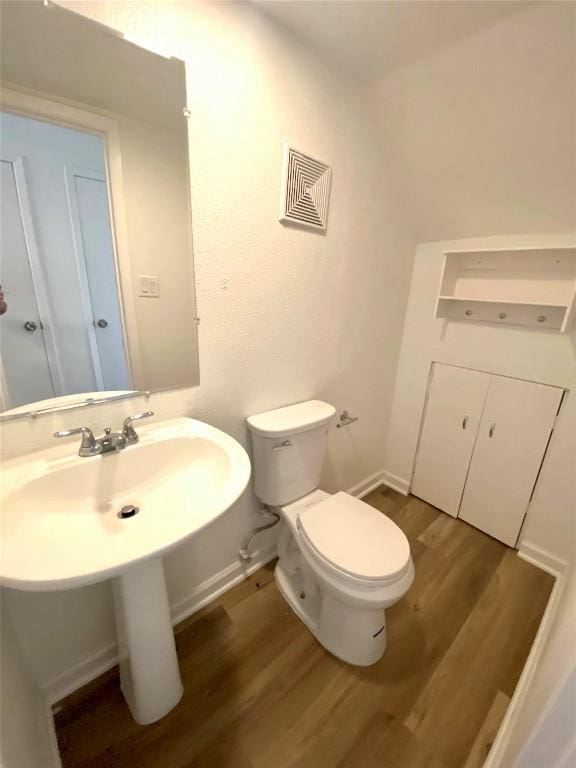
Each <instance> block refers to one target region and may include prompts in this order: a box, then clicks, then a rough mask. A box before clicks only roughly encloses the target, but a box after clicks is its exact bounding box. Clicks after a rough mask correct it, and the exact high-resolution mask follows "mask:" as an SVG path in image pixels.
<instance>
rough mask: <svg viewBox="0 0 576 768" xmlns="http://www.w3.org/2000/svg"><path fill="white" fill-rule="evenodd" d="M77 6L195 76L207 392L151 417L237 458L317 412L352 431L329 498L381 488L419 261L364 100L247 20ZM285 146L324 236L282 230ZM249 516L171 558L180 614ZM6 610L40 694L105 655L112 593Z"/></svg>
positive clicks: (37, 599) (23, 601)
mask: <svg viewBox="0 0 576 768" xmlns="http://www.w3.org/2000/svg"><path fill="white" fill-rule="evenodd" d="M70 5H71V6H72V7H73V8H74V10H76V11H79V12H83V13H86V15H91V16H93V17H94V18H97V19H98V20H99V21H101V22H103V23H105V24H108V25H111V26H114V27H116V28H117V29H120V30H122V31H125V32H128V33H130V35H131V37H132V38H138V39H140V40H141V41H142V42H143V43H145V42H147V43H148V44H150V45H152V46H153V45H157V46H159V47H162V48H163V49H164V50H168V51H169V52H171V53H172V54H174V55H176V56H178V57H180V58H183V59H185V61H186V64H187V78H188V95H189V107H190V110H191V112H192V117H191V118H190V149H191V180H192V213H193V233H194V251H195V268H196V282H197V294H198V312H199V315H200V318H201V321H200V327H199V344H200V378H201V383H200V386H199V387H197V388H195V389H192V390H181V391H179V392H173V393H167V394H162V395H155V396H153V397H152V399H151V401H150V402H149V403H148V404H146V405H147V407H151V408H152V409H153V410H154V411H156V413H157V415H158V416H159V417H168V416H174V415H180V414H187V415H192V416H195V417H198V418H200V419H204V420H205V421H207V422H209V423H211V424H214V425H215V426H217V427H220V428H222V429H224V430H225V431H226V432H228V433H229V434H231V435H233V436H234V437H236V438H238V439H239V440H240V441H241V442H243V443H244V444H247V434H246V428H245V425H244V419H245V417H246V416H247V415H249V414H251V413H255V412H258V411H262V410H265V409H268V408H273V407H275V406H279V405H283V404H286V403H290V402H296V401H298V400H302V399H307V398H310V397H320V398H324V399H326V400H328V401H329V402H332V403H333V404H334V405H335V406H336V407H337V408H339V409H341V408H348V409H349V410H350V411H351V412H352V413H354V414H355V415H358V416H359V417H360V421H359V422H358V423H357V424H356V425H354V426H353V427H352V428H350V429H348V430H333V431H332V433H331V436H330V443H329V450H328V458H327V461H326V472H325V477H324V487H325V488H326V489H327V490H336V489H340V488H349V487H350V486H352V485H354V484H355V483H358V482H360V481H361V480H363V479H364V478H366V477H368V476H370V475H371V474H373V473H375V472H376V471H378V470H379V469H380V468H381V467H382V464H383V455H384V435H385V433H386V428H387V420H388V411H389V407H390V402H391V394H392V387H393V381H394V372H395V367H396V359H397V352H398V346H399V341H400V334H401V328H402V322H403V315H404V309H405V302H406V297H407V291H408V284H409V280H410V270H411V262H412V253H413V244H412V242H411V240H410V238H409V236H408V232H407V229H406V227H405V225H404V223H403V221H402V216H401V212H400V211H399V210H398V208H397V206H396V199H395V196H394V195H393V194H392V192H391V190H390V188H389V186H388V179H387V177H386V174H385V173H383V171H382V168H383V167H384V166H383V162H382V161H381V159H380V158H381V153H380V146H379V143H378V135H377V132H376V131H375V129H374V126H373V120H372V116H371V112H370V109H369V105H368V103H367V101H366V100H365V94H364V93H363V92H362V89H361V88H360V87H359V85H358V83H357V82H356V81H355V80H353V79H350V78H347V77H346V76H345V75H343V74H342V73H339V72H337V71H335V70H334V69H333V68H332V67H331V66H329V65H328V64H325V63H324V62H323V61H322V60H320V59H318V58H317V57H316V56H315V55H314V54H313V53H311V52H310V51H309V50H308V49H306V48H305V47H302V46H301V45H300V44H299V43H298V42H297V41H296V40H294V39H293V38H291V37H290V36H289V35H288V34H287V33H285V32H283V31H281V30H280V29H278V28H276V27H275V25H274V24H273V23H272V22H269V21H266V20H264V19H262V18H260V16H259V15H258V14H257V13H256V12H255V11H253V10H252V8H251V7H250V5H248V4H237V3H231V4H225V3H213V4H206V5H205V4H200V3H173V4H172V3H166V2H162V3H146V2H138V3H133V2H86V3H84V2H73V3H70ZM286 140H287V141H289V142H291V143H292V144H293V145H294V146H296V147H297V148H299V149H302V150H303V151H306V152H310V153H311V154H313V155H314V154H315V155H316V156H317V157H318V158H319V159H321V160H324V161H325V162H327V163H330V164H331V165H332V166H333V186H332V197H331V209H330V216H329V222H328V232H327V235H326V236H323V235H320V234H318V233H315V232H307V231H303V230H297V229H293V228H287V227H283V226H282V225H280V224H279V223H278V221H277V216H278V205H279V193H280V190H279V182H280V167H281V158H282V143H283V142H284V141H286ZM167 343H169V340H167ZM143 405H144V404H143V403H139V402H132V403H128V404H127V403H122V404H117V405H112V406H106V407H104V406H102V407H98V408H94V409H92V412H91V413H87V412H86V411H81V412H77V413H71V414H66V415H63V416H59V417H51V418H40V419H38V420H36V421H35V422H30V423H26V424H16V425H8V426H7V427H6V428H5V430H4V440H3V444H4V449H5V450H6V451H9V452H12V453H13V452H18V451H22V450H26V449H29V448H31V447H39V446H41V445H45V444H49V443H50V440H51V438H50V435H51V433H52V431H53V430H54V429H56V428H58V427H60V425H63V426H76V423H77V422H81V423H84V422H88V423H89V425H92V426H95V427H99V428H102V427H104V426H108V425H109V424H111V425H112V426H113V427H116V426H118V425H119V423H120V419H121V417H122V415H123V414H126V413H128V412H135V411H138V410H142V408H143ZM74 448H75V446H74V445H72V444H71V446H70V450H71V451H72V450H74ZM256 509H257V505H256V501H255V499H254V497H253V496H252V494H251V492H247V493H246V494H245V496H244V497H243V499H242V500H241V501H240V502H239V503H238V505H237V506H236V507H235V508H234V509H233V510H232V511H231V512H230V513H229V514H228V515H227V516H226V517H225V518H224V519H222V520H221V521H219V522H218V523H216V524H215V525H214V526H212V527H211V528H210V529H208V530H207V531H205V532H203V533H202V534H201V535H199V536H198V537H197V538H195V539H194V540H193V541H192V542H190V543H189V544H186V545H185V546H183V547H181V548H180V549H179V550H178V551H177V552H175V553H174V554H173V555H171V556H169V557H168V558H167V561H168V562H167V571H168V581H169V588H170V593H171V597H172V599H173V600H179V599H181V598H183V597H184V596H185V595H187V594H189V593H190V591H191V590H192V589H193V587H194V586H196V585H197V584H198V583H199V582H201V581H203V580H204V579H206V578H208V577H209V576H211V575H212V574H214V573H216V572H218V571H220V570H221V569H223V568H225V567H226V566H228V565H229V564H231V563H233V562H234V561H235V559H236V552H237V549H238V547H239V543H240V541H241V539H242V537H243V536H244V535H245V534H246V532H247V531H248V530H249V529H250V528H251V527H252V525H253V524H254V523H255V519H256V518H255V513H256ZM89 545H90V544H89V542H87V546H89ZM7 603H8V607H9V609H10V611H11V613H12V616H13V618H14V622H15V625H16V629H17V631H18V632H19V636H20V640H21V642H22V648H23V650H24V652H25V655H26V658H27V660H28V662H29V664H30V666H31V669H32V670H33V672H34V674H35V677H36V679H37V680H39V681H41V682H47V681H49V680H51V679H52V678H53V677H54V676H55V675H57V674H58V673H61V672H64V671H65V670H66V669H67V668H69V667H70V666H73V665H74V664H76V663H78V662H79V661H81V660H82V659H85V658H86V657H87V656H89V655H90V654H91V653H93V652H95V651H97V650H98V649H99V648H100V647H101V646H102V645H106V644H107V643H108V642H110V640H111V639H112V638H113V622H112V611H111V601H110V594H109V587H108V585H106V584H105V585H100V586H94V587H88V588H85V589H83V590H77V591H72V592H68V593H54V594H51V595H48V594H43V595H34V594H31V593H30V594H24V593H15V592H11V593H10V594H9V599H8V601H7Z"/></svg>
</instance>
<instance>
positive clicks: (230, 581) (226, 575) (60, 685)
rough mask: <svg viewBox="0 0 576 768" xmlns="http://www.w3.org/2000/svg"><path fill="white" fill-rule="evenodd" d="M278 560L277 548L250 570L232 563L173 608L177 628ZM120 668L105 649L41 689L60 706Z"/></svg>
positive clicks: (258, 555) (113, 651)
mask: <svg viewBox="0 0 576 768" xmlns="http://www.w3.org/2000/svg"><path fill="white" fill-rule="evenodd" d="M275 557H276V546H275V545H274V546H273V547H267V548H266V549H262V550H258V551H257V552H255V553H254V556H253V558H254V559H253V560H252V562H251V563H250V565H249V566H245V565H244V564H242V563H240V562H234V563H231V564H230V565H229V566H227V567H226V568H224V569H223V570H222V571H219V572H218V573H216V574H214V576H211V577H210V578H209V579H206V580H205V581H203V582H202V583H201V584H199V585H198V586H197V587H195V588H194V589H193V590H192V591H191V592H190V594H189V595H187V596H186V597H184V598H182V599H181V600H179V601H178V602H177V603H175V604H174V605H173V606H172V607H171V613H172V624H173V625H176V624H179V623H180V622H182V621H184V619H187V618H188V617H189V616H191V615H192V614H193V613H196V612H197V611H199V610H200V609H201V608H204V606H206V605H208V603H211V602H212V601H213V600H216V599H217V598H218V597H220V596H221V595H223V594H224V592H227V591H228V590H229V589H232V587H235V586H236V585H237V584H239V583H240V582H241V581H243V580H244V579H245V578H246V577H247V576H250V574H252V573H254V572H255V571H257V570H258V569H259V568H262V566H264V565H266V563H269V562H270V561H271V560H273V559H274V558H275ZM116 664H118V649H117V646H116V643H113V644H110V645H107V646H103V647H102V648H100V649H99V650H98V651H96V652H95V653H93V654H91V655H90V656H87V657H86V658H84V659H83V660H82V661H80V662H79V663H78V664H76V665H75V666H73V667H71V668H70V669H67V670H65V671H64V672H62V673H61V674H59V675H57V676H56V677H54V678H53V679H52V680H50V681H48V682H47V683H45V684H44V685H43V686H42V687H41V691H42V693H43V695H44V696H45V698H46V700H47V702H48V704H49V705H50V706H52V705H53V704H55V703H56V702H58V701H60V700H61V699H63V698H64V697H65V696H68V695H69V694H71V693H74V691H77V690H78V689H79V688H82V686H84V685H86V684H87V683H89V682H91V681H92V680H95V679H96V678H97V677H99V676H100V675H102V674H104V673H105V672H107V671H108V670H110V669H112V667H114V666H115V665H116Z"/></svg>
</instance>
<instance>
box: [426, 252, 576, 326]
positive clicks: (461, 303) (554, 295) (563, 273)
mask: <svg viewBox="0 0 576 768" xmlns="http://www.w3.org/2000/svg"><path fill="white" fill-rule="evenodd" d="M575 298H576V246H575V247H573V248H518V249H509V250H490V251H448V252H446V253H445V254H444V264H443V267H442V277H441V279H440V290H439V295H438V299H437V302H436V312H435V316H436V317H440V318H448V319H450V320H461V321H465V322H466V321H467V322H470V321H476V322H488V323H499V324H502V325H521V326H530V327H539V328H548V329H550V330H555V331H560V332H564V331H566V330H567V329H568V328H569V326H570V323H571V321H572V318H573V314H574V305H575Z"/></svg>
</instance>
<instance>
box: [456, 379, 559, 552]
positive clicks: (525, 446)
mask: <svg viewBox="0 0 576 768" xmlns="http://www.w3.org/2000/svg"><path fill="white" fill-rule="evenodd" d="M562 394H563V390H561V389H559V388H557V387H548V386H546V385H544V384H534V383H532V382H529V381H520V380H518V379H508V378H505V377H503V376H492V377H491V379H490V387H489V390H488V397H487V399H486V406H485V408H484V414H483V416H482V421H481V423H480V429H479V432H478V439H477V440H476V446H475V448H474V454H473V456H472V462H471V464H470V471H469V473H468V479H467V481H466V488H465V490H464V496H463V498H462V505H461V507H460V515H459V517H461V518H462V520H466V522H468V523H471V524H472V525H474V526H476V527H477V528H480V529H481V530H482V531H485V532H486V533H489V534H490V536H493V537H494V538H495V539H499V540H500V541H503V542H504V543H505V544H508V545H509V546H511V547H513V546H514V545H515V544H516V539H517V538H518V534H519V533H520V528H521V526H522V521H523V520H524V515H525V513H526V509H527V507H528V502H529V501H530V496H531V494H532V489H533V488H534V484H535V482H536V478H537V477H538V471H539V469H540V464H541V463H542V459H543V458H544V453H545V451H546V447H547V445H548V440H549V439H550V433H551V431H552V427H553V425H554V420H555V418H556V414H557V412H558V408H559V407H560V402H561V400H562Z"/></svg>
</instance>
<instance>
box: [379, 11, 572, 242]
mask: <svg viewBox="0 0 576 768" xmlns="http://www.w3.org/2000/svg"><path fill="white" fill-rule="evenodd" d="M460 5H463V6H465V5H472V6H474V5H482V3H468V4H466V3H461V4H460ZM513 5H516V6H517V7H519V6H520V5H521V4H520V3H515V4H513ZM524 5H525V8H526V10H523V11H520V12H515V13H513V14H512V15H510V16H509V18H507V19H505V20H504V21H502V22H501V23H499V24H496V25H494V26H492V27H490V28H487V29H484V30H482V31H480V32H478V33H477V34H469V35H468V36H466V37H463V38H462V39H461V40H460V41H459V42H457V43H456V44H453V45H451V46H450V47H446V48H444V50H442V51H439V52H437V53H435V54H434V55H432V56H427V57H426V58H422V59H420V60H419V61H417V62H415V63H414V64H412V65H410V66H407V67H404V68H403V69H400V70H398V71H396V72H394V73H392V74H391V75H390V76H389V77H387V78H386V79H384V80H382V81H380V82H378V83H375V84H374V86H373V96H374V99H375V101H376V103H377V104H378V109H379V112H380V116H381V137H382V141H383V145H384V147H385V149H386V151H387V155H386V162H387V167H388V168H390V170H391V171H392V172H393V174H394V176H393V178H394V183H395V187H396V189H397V190H398V194H400V193H402V194H403V200H404V203H405V205H406V206H407V208H408V210H409V211H410V215H411V217H412V219H413V225H414V231H415V235H416V239H417V240H418V241H419V242H429V241H433V240H445V239H449V238H450V239H454V238H461V237H474V236H483V235H495V234H511V233H515V232H525V233H542V232H545V233H551V232H564V231H566V230H567V229H573V227H574V223H575V209H576V99H575V98H574V94H575V92H576V46H575V45H574V39H575V33H576V4H575V3H561V2H545V3H525V4H524ZM406 47H407V48H408V50H409V49H410V41H409V40H407V41H406Z"/></svg>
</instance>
